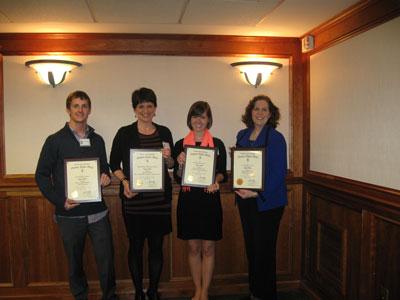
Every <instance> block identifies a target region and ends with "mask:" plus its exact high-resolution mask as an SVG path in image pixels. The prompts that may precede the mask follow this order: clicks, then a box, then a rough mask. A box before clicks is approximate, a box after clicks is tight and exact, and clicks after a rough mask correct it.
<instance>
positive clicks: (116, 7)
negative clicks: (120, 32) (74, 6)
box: [88, 0, 185, 24]
mask: <svg viewBox="0 0 400 300" xmlns="http://www.w3.org/2000/svg"><path fill="white" fill-rule="evenodd" d="M88 3H89V6H90V8H91V10H92V12H93V15H94V17H95V19H96V21H97V22H99V23H131V24H177V23H178V21H179V18H180V15H181V13H182V10H183V9H184V6H185V0H136V1H132V0H131V1H127V0H124V1H112V0H89V1H88Z"/></svg>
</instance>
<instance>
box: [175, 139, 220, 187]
mask: <svg viewBox="0 0 400 300" xmlns="http://www.w3.org/2000/svg"><path fill="white" fill-rule="evenodd" d="M185 152H186V161H185V165H184V168H183V175H182V185H185V186H194V187H207V186H209V185H211V184H213V183H214V181H215V161H216V155H217V152H216V149H215V148H205V147H194V146H187V147H186V148H185Z"/></svg>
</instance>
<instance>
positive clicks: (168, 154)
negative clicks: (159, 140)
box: [161, 148, 171, 159]
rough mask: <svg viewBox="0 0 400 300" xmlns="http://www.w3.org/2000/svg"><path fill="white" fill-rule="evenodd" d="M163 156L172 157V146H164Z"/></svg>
mask: <svg viewBox="0 0 400 300" xmlns="http://www.w3.org/2000/svg"><path fill="white" fill-rule="evenodd" d="M161 151H162V156H163V157H164V158H165V159H168V158H170V157H171V149H170V148H162V150H161Z"/></svg>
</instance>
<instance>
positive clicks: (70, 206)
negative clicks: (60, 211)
mask: <svg viewBox="0 0 400 300" xmlns="http://www.w3.org/2000/svg"><path fill="white" fill-rule="evenodd" d="M79 204H80V203H79V202H76V201H74V200H72V199H69V198H67V199H65V202H64V208H65V210H70V209H73V208H75V207H77V206H78V205H79Z"/></svg>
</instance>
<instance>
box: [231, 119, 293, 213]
mask: <svg viewBox="0 0 400 300" xmlns="http://www.w3.org/2000/svg"><path fill="white" fill-rule="evenodd" d="M252 131H253V128H246V129H243V130H240V131H239V132H238V134H237V136H236V146H237V147H238V148H244V147H247V148H260V147H264V148H265V151H266V152H265V153H266V160H265V166H264V167H265V168H266V170H265V183H264V191H263V192H259V195H258V197H257V206H258V211H266V210H270V209H273V208H276V207H280V206H284V205H286V204H287V189H286V173H287V156H286V142H285V138H284V137H283V135H282V134H281V133H280V132H278V131H277V130H275V128H273V127H272V126H270V125H266V126H264V128H263V129H262V130H261V132H260V134H259V135H258V137H257V139H256V140H255V141H250V135H251V132H252ZM267 135H268V136H267Z"/></svg>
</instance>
